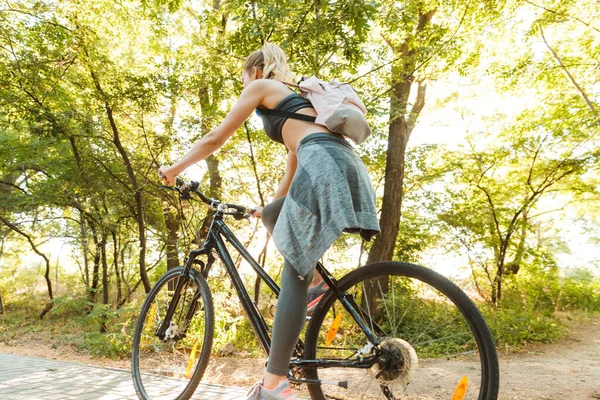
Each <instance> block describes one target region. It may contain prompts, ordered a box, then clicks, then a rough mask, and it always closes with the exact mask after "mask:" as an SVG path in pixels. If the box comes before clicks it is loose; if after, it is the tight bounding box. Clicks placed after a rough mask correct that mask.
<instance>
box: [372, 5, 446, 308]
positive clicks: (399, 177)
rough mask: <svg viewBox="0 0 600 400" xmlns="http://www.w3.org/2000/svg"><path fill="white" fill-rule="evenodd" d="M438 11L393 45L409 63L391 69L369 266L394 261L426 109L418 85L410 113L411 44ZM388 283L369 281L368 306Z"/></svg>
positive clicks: (423, 87) (414, 61) (421, 18)
mask: <svg viewBox="0 0 600 400" xmlns="http://www.w3.org/2000/svg"><path fill="white" fill-rule="evenodd" d="M434 14H435V10H432V11H429V12H427V13H424V14H420V15H419V23H418V26H417V28H416V32H414V33H413V37H409V38H406V39H405V41H404V42H403V43H402V44H401V45H400V46H399V47H397V48H396V47H394V46H393V45H392V44H391V43H390V42H388V43H389V44H390V46H391V47H392V50H393V51H394V58H397V57H398V56H401V57H403V58H404V59H406V62H404V63H401V64H395V65H394V66H393V67H392V73H391V83H392V88H393V90H392V91H391V95H390V112H389V116H390V119H389V120H390V125H389V129H388V146H387V150H386V161H385V175H384V188H383V199H382V206H381V216H380V218H379V226H380V228H381V233H380V234H379V235H378V236H377V237H376V238H375V241H374V242H373V246H372V247H371V249H370V251H369V256H368V257H367V265H369V264H371V263H375V262H379V261H385V260H391V259H393V256H394V248H395V245H396V238H397V237H398V231H399V228H400V218H401V215H402V198H403V191H402V190H403V184H404V158H405V154H406V146H407V145H408V140H409V138H410V135H411V133H412V131H413V129H414V127H415V125H416V120H417V117H418V116H419V114H420V112H421V110H422V109H423V107H424V106H425V93H426V88H427V86H426V85H424V84H423V83H422V82H418V86H417V87H418V91H417V96H416V101H415V103H414V104H413V106H412V109H411V110H410V113H408V98H409V96H410V93H411V89H412V87H413V81H414V76H413V72H414V71H415V66H416V64H417V58H416V57H415V54H414V53H415V52H414V50H411V49H410V47H409V43H410V42H412V41H414V40H417V39H416V37H417V35H419V33H420V32H421V31H423V29H425V27H426V26H427V25H428V24H429V22H430V21H431V18H433V15H434ZM387 285H388V282H387V280H386V279H384V278H382V279H381V280H379V281H373V282H370V283H369V284H368V285H367V287H366V293H365V299H364V300H366V301H368V302H369V304H373V305H374V304H376V303H377V300H378V298H380V297H381V294H382V292H383V293H386V292H387Z"/></svg>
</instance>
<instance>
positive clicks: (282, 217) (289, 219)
mask: <svg viewBox="0 0 600 400" xmlns="http://www.w3.org/2000/svg"><path fill="white" fill-rule="evenodd" d="M242 78H243V81H244V90H243V91H242V94H241V95H240V97H239V99H238V100H237V102H236V103H235V104H234V106H233V108H232V109H231V111H230V112H229V114H227V117H226V118H225V120H224V121H223V122H222V123H221V124H220V125H219V126H218V127H217V128H215V129H214V130H213V131H211V132H209V133H208V134H207V135H206V136H204V137H203V138H202V139H201V140H200V141H199V142H198V143H197V144H196V145H195V146H194V147H193V148H192V149H191V150H190V151H189V152H188V153H187V154H186V155H185V156H184V157H182V158H181V159H180V160H179V161H177V162H176V163H175V164H173V165H172V166H170V167H165V166H163V167H161V168H160V169H159V175H160V176H161V178H162V179H163V181H164V182H165V183H166V184H172V183H173V182H174V181H175V177H176V176H177V175H178V174H179V173H180V172H182V171H183V170H185V169H186V168H187V167H189V166H190V165H192V164H194V163H196V162H198V161H201V160H204V159H205V158H206V157H208V156H209V155H211V154H212V153H214V152H215V151H216V150H217V149H219V148H220V147H221V146H223V144H225V142H226V141H227V140H228V139H229V138H230V137H231V136H232V135H233V133H234V132H235V131H236V130H237V129H238V128H239V127H240V126H241V125H242V124H243V123H244V121H246V119H248V118H249V117H250V116H251V115H252V112H253V111H254V110H255V109H257V110H258V113H259V115H261V109H265V108H267V109H275V108H277V109H281V110H285V111H290V112H296V113H300V114H306V115H310V116H316V112H315V110H314V108H313V107H312V105H311V103H310V101H308V100H307V99H305V98H303V97H301V96H300V95H298V94H297V93H295V92H293V91H292V90H290V89H289V88H288V86H287V85H286V84H284V83H283V82H288V81H293V78H294V77H293V75H292V74H291V72H290V70H289V68H288V65H287V61H286V57H285V54H284V52H283V50H281V48H279V47H278V46H277V45H274V44H270V43H267V44H265V45H264V46H263V47H262V49H261V50H257V51H255V52H253V53H252V54H250V56H249V57H248V58H247V59H246V62H245V65H244V70H243V73H242ZM261 117H262V119H263V124H264V128H265V132H266V134H267V136H269V137H270V138H271V139H272V140H274V141H276V142H279V143H282V144H283V145H285V146H286V147H287V150H288V156H287V168H286V171H285V174H284V175H283V179H282V180H281V182H280V184H279V187H278V188H277V190H276V192H275V196H274V197H273V201H272V202H271V203H270V204H268V205H267V206H265V208H264V209H263V210H262V212H261V211H260V210H259V211H258V212H257V216H258V217H262V219H263V223H264V225H265V226H266V228H267V230H268V231H269V232H270V233H271V234H272V236H273V240H274V243H275V246H276V247H277V249H278V250H279V251H280V252H281V254H282V255H283V257H284V259H285V263H284V266H283V272H282V278H281V292H280V295H279V299H278V302H277V311H276V313H275V320H274V323H273V337H272V343H271V351H270V355H269V360H268V362H267V368H266V371H265V374H264V377H263V380H262V382H261V383H260V382H259V383H257V384H256V385H254V387H253V388H252V389H251V390H250V392H249V394H248V399H255V400H263V399H266V400H279V399H286V400H290V399H293V398H294V396H293V394H292V392H291V390H290V387H289V382H288V380H287V375H288V371H289V368H288V365H289V360H290V358H291V356H292V353H293V350H294V347H295V345H296V343H297V341H298V337H299V336H300V332H301V331H302V328H303V326H304V323H305V321H306V308H307V307H306V306H307V292H308V287H309V283H310V282H311V280H312V276H313V272H314V266H315V264H316V262H317V261H318V260H319V258H321V256H322V255H323V254H324V252H325V251H326V250H327V249H328V248H329V247H330V246H331V244H332V243H333V242H334V241H335V240H336V239H337V238H338V237H339V236H340V235H341V234H342V232H343V231H347V232H359V233H360V234H361V236H362V237H363V238H365V239H366V240H369V239H370V238H371V237H372V236H373V235H374V234H376V233H377V232H379V224H378V221H377V216H376V209H375V194H374V191H373V187H372V185H371V182H370V179H369V176H368V173H367V170H366V168H365V166H364V164H363V163H362V162H361V160H360V159H359V158H358V156H357V155H356V154H355V153H354V151H353V150H352V147H351V146H350V144H348V142H346V141H345V140H344V138H343V137H342V136H341V135H339V134H336V133H332V132H331V131H329V130H328V129H327V128H325V127H324V126H321V125H317V124H315V123H312V122H306V121H303V120H297V119H287V118H284V117H277V116H273V115H267V114H266V113H263V114H262V115H261Z"/></svg>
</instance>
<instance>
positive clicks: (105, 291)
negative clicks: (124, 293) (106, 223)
mask: <svg viewBox="0 0 600 400" xmlns="http://www.w3.org/2000/svg"><path fill="white" fill-rule="evenodd" d="M106 238H107V234H106V231H104V230H103V231H102V241H101V242H100V252H101V254H102V304H103V305H104V306H105V307H107V306H108V292H109V288H108V260H107V258H106ZM106 311H107V310H106V309H105V310H104V313H103V315H102V325H101V326H100V332H103V333H104V332H106V328H107V325H106V323H107V320H106V319H107V315H106Z"/></svg>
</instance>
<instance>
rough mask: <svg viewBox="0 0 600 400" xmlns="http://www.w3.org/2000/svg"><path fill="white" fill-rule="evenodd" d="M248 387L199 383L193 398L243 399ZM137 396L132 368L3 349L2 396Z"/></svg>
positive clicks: (73, 399) (76, 399) (113, 399)
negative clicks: (42, 356) (28, 355)
mask: <svg viewBox="0 0 600 400" xmlns="http://www.w3.org/2000/svg"><path fill="white" fill-rule="evenodd" d="M167 383H168V382H167ZM246 390H247V389H240V388H232V387H227V386H219V385H209V384H200V386H199V387H198V389H196V394H195V395H194V396H193V397H192V399H194V400H200V399H215V400H234V399H244V398H245V394H246ZM137 398H138V397H137V395H136V394H135V389H134V388H133V382H132V380H131V372H130V371H126V370H121V369H115V368H99V367H92V366H89V365H83V364H77V363H70V362H63V361H53V360H47V359H43V358H35V357H25V356H18V355H14V354H4V353H0V399H2V400H42V399H44V400H49V399H52V400H96V399H97V400H118V399H137Z"/></svg>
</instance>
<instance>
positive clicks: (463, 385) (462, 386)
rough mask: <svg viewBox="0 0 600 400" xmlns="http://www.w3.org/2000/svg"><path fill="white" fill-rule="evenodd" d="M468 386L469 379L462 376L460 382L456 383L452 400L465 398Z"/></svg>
mask: <svg viewBox="0 0 600 400" xmlns="http://www.w3.org/2000/svg"><path fill="white" fill-rule="evenodd" d="M468 384H469V378H467V377H466V376H463V377H462V378H461V380H460V381H459V382H458V385H457V386H456V389H454V394H453V395H452V400H463V399H464V398H465V394H467V386H468Z"/></svg>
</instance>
